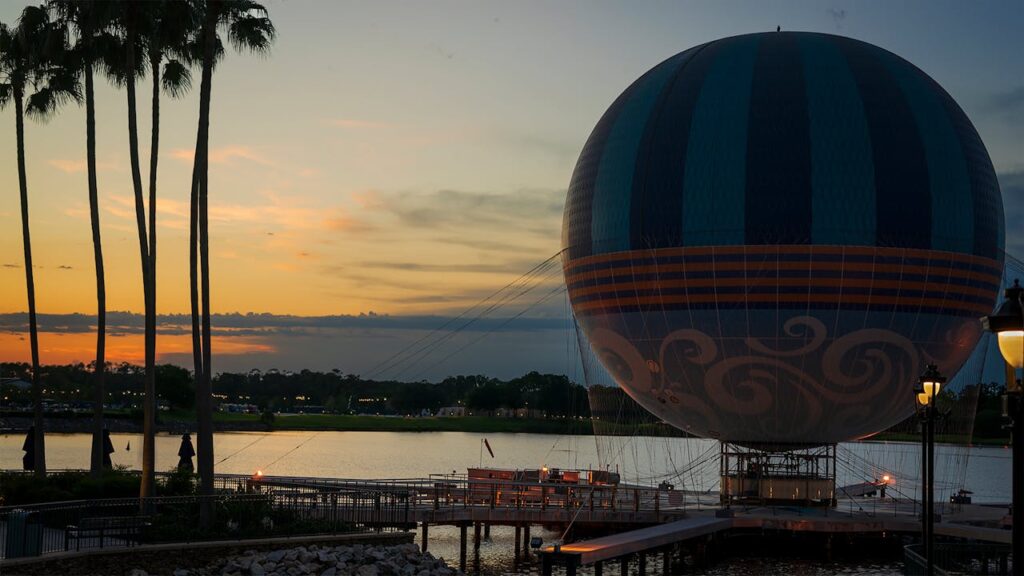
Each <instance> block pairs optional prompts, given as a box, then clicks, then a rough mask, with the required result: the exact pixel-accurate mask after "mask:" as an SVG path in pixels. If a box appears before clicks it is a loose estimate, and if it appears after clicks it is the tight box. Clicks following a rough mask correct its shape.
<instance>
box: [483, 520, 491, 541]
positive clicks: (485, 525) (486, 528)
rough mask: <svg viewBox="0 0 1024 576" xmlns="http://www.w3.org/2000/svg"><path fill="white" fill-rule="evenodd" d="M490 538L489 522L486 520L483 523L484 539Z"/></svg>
mask: <svg viewBox="0 0 1024 576" xmlns="http://www.w3.org/2000/svg"><path fill="white" fill-rule="evenodd" d="M490 539H491V523H490V522H487V523H486V524H484V540H488V541H490Z"/></svg>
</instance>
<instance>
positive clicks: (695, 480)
mask: <svg viewBox="0 0 1024 576" xmlns="http://www.w3.org/2000/svg"><path fill="white" fill-rule="evenodd" d="M111 437H112V440H113V444H114V448H115V450H116V451H115V452H114V454H113V456H112V459H113V461H114V463H115V464H121V465H127V466H129V467H133V468H137V467H139V466H140V464H141V459H142V451H141V448H142V437H141V435H138V434H112V435H111ZM484 437H486V438H487V440H488V442H489V443H490V445H491V447H492V449H493V450H494V457H493V458H491V456H490V455H489V454H488V453H487V451H486V450H485V449H484V448H483V445H482V440H483V438H484ZM23 441H24V437H23V436H0V468H20V467H21V457H22V454H23V452H22V450H21V446H22V442H23ZM89 442H90V439H89V436H88V435H87V434H51V435H48V436H47V444H46V451H47V464H48V466H49V467H50V468H51V469H60V468H86V467H88V464H89ZM179 443H180V437H178V436H170V435H160V436H158V437H157V441H156V447H157V469H158V470H170V469H171V468H172V467H173V466H174V465H176V464H177V461H178V456H177V451H178V445H179ZM129 445H130V448H131V449H130V450H128V447H129ZM920 450H921V448H920V445H918V444H914V443H903V442H887V443H881V442H860V443H848V444H841V445H840V446H839V447H838V449H837V477H838V483H839V485H846V484H854V483H859V482H864V481H867V480H874V479H878V478H881V477H882V476H883V475H889V476H890V477H891V478H892V479H893V480H892V482H893V486H892V487H891V488H890V490H891V491H892V493H894V494H895V495H902V496H905V497H909V498H916V496H917V492H918V479H917V477H918V471H919V466H920V457H921V456H920V454H921V452H920ZM214 451H215V461H216V462H217V471H218V472H224V473H237V474H253V473H255V472H256V470H262V471H263V473H264V474H267V475H282V476H283V475H295V476H320V477H335V478H368V479H369V478H373V479H381V478H413V477H425V476H428V475H430V474H440V473H451V472H452V471H456V472H459V473H464V472H465V470H466V468H467V467H469V466H477V465H479V464H481V463H483V464H484V465H486V466H493V467H501V468H539V467H541V466H548V467H562V468H593V469H601V468H607V469H610V470H618V471H619V473H620V474H621V475H622V477H623V480H624V481H626V482H640V483H646V484H657V483H659V482H661V481H668V482H671V483H672V484H674V485H675V487H676V488H677V489H686V490H693V491H702V492H703V491H707V490H717V489H718V443H717V442H714V441H710V440H700V439H692V438H650V437H594V436H551V435H542V434H488V435H481V434H470V433H461V432H421V433H410V432H272V433H255V432H253V433H249V432H232V433H220V434H217V435H216V436H215V438H214ZM1010 478H1011V470H1010V451H1009V450H1008V449H1006V448H1004V447H973V448H966V447H958V446H939V447H938V448H937V451H936V483H937V486H936V500H937V501H939V502H942V501H948V498H949V495H950V494H951V493H952V492H955V491H956V490H959V489H960V488H966V489H969V490H971V491H973V492H974V500H975V502H1009V500H1010ZM491 536H492V538H491V541H490V542H485V543H484V544H483V545H482V547H481V563H482V567H483V573H484V574H493V575H496V574H513V573H515V574H531V573H532V572H529V571H526V572H512V571H511V566H510V563H511V559H510V555H511V549H512V533H511V529H507V530H506V529H502V528H498V527H496V528H495V529H494V530H493V531H492V533H491ZM541 536H543V537H544V539H545V541H551V540H553V539H555V538H557V537H558V535H557V534H553V533H550V534H544V533H542V534H541ZM430 540H431V542H430V550H431V552H433V553H434V554H436V555H439V556H443V557H445V558H448V559H449V560H451V559H453V558H456V559H457V556H458V532H457V530H455V529H450V530H446V529H444V528H442V527H437V528H434V529H431V538H430ZM751 562H753V563H754V564H751ZM528 570H530V569H528ZM750 573H779V574H783V573H785V574H806V575H817V574H833V573H845V574H865V575H875V576H882V575H888V574H898V573H899V566H898V565H890V564H886V563H884V562H883V563H880V564H875V563H859V564H856V565H823V564H821V563H814V562H799V561H789V560H787V561H783V560H770V561H769V560H732V561H728V562H724V563H720V564H718V565H716V566H715V567H713V568H712V569H711V570H710V571H709V572H708V574H723V575H724V574H750Z"/></svg>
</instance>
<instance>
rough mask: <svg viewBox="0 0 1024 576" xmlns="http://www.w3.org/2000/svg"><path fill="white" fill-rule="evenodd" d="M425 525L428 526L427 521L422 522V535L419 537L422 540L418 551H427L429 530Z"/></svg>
mask: <svg viewBox="0 0 1024 576" xmlns="http://www.w3.org/2000/svg"><path fill="white" fill-rule="evenodd" d="M427 526H429V523H428V522H424V523H423V537H422V538H421V540H422V542H420V551H421V552H426V551H427V542H429V541H430V540H429V536H430V533H429V532H430V531H429V529H428V528H427Z"/></svg>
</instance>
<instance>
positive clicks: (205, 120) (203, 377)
mask: <svg viewBox="0 0 1024 576" xmlns="http://www.w3.org/2000/svg"><path fill="white" fill-rule="evenodd" d="M219 8H220V6H219V5H218V3H217V2H215V1H213V0H211V1H209V2H207V3H206V17H205V20H204V23H203V72H202V83H201V85H200V90H199V131H198V135H197V138H196V158H195V163H194V167H195V168H196V169H198V175H195V174H194V175H193V179H192V186H193V190H194V191H196V188H198V198H197V200H198V207H197V206H195V205H193V211H194V212H193V219H195V216H196V215H197V214H195V212H196V211H198V232H199V256H200V261H201V262H200V265H201V269H202V279H201V282H202V341H201V364H202V373H201V374H199V375H197V381H196V412H197V416H198V421H199V422H198V423H199V430H198V438H197V440H198V448H199V449H198V451H197V452H198V454H197V460H198V464H199V477H200V488H201V490H202V493H203V494H212V493H213V474H214V469H213V402H212V397H211V396H212V382H211V372H212V369H211V365H210V364H211V357H212V355H211V351H210V343H211V338H210V235H209V209H208V202H207V197H208V189H207V182H208V180H207V174H208V171H209V163H208V161H207V160H208V156H209V153H208V152H209V140H210V96H211V92H212V82H213V59H214V51H215V47H216V34H217V17H218V10H219ZM192 257H193V274H194V273H195V267H194V262H195V252H194V251H193V253H192ZM195 296H196V294H195V283H193V309H192V315H193V341H194V340H195V317H196V298H195ZM210 512H211V511H210V510H207V511H206V519H207V521H208V520H209V515H210Z"/></svg>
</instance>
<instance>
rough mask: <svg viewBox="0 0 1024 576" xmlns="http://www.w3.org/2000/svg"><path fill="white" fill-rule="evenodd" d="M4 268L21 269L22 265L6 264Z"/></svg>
mask: <svg viewBox="0 0 1024 576" xmlns="http://www.w3.org/2000/svg"><path fill="white" fill-rule="evenodd" d="M3 267H4V268H21V265H20V264H11V263H5V264H4V265H3Z"/></svg>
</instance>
